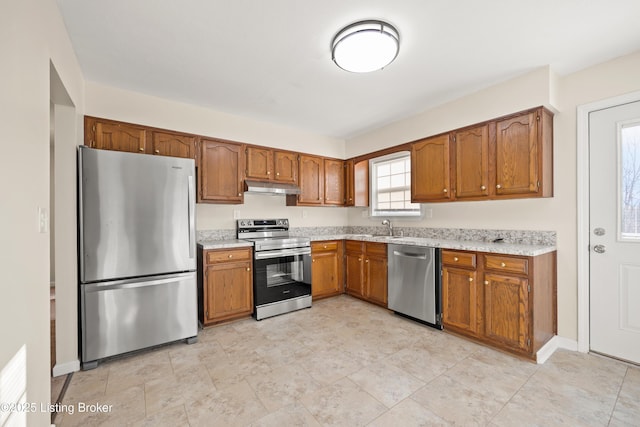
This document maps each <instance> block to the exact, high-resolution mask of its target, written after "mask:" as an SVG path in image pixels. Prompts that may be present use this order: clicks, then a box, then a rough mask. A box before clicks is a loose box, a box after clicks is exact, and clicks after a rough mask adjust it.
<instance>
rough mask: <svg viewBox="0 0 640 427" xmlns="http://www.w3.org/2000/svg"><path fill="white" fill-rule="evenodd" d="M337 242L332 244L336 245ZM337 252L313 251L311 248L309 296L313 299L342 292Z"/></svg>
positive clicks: (340, 259) (339, 258) (339, 260)
mask: <svg viewBox="0 0 640 427" xmlns="http://www.w3.org/2000/svg"><path fill="white" fill-rule="evenodd" d="M337 243H338V242H333V244H334V245H337ZM341 261H342V257H339V256H338V251H337V250H330V251H327V250H321V251H317V250H315V251H314V247H313V245H312V248H311V294H312V296H313V297H314V298H318V297H323V296H329V295H336V294H339V293H340V292H341V291H342V289H341V288H342V286H341V285H342V283H341V282H342V280H341V274H340V272H341V270H342V268H340V262H341Z"/></svg>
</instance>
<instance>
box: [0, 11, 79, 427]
mask: <svg viewBox="0 0 640 427" xmlns="http://www.w3.org/2000/svg"><path fill="white" fill-rule="evenodd" d="M0 57H1V58H2V66H1V67H0V93H2V96H1V97H0V117H1V120H2V125H1V126H0V128H2V134H3V135H2V140H1V142H0V144H1V145H2V156H0V194H2V201H1V202H0V203H1V204H2V205H1V207H0V236H2V242H3V245H2V247H1V248H0V251H1V253H0V270H1V271H2V280H1V281H0V295H1V296H0V325H2V331H1V332H0V376H6V375H7V374H8V370H9V366H8V364H9V363H11V362H10V361H11V360H12V359H13V360H15V359H14V356H15V355H16V354H18V353H19V352H20V351H21V349H23V351H26V364H25V365H24V367H23V368H21V369H19V370H18V372H19V375H24V376H26V389H25V390H18V391H24V392H25V393H26V396H24V399H25V401H26V402H37V403H38V402H49V400H50V382H49V377H50V371H49V356H48V355H49V234H48V233H39V232H38V218H37V211H38V207H44V208H47V209H48V208H49V140H50V132H49V129H50V124H49V119H50V102H49V90H50V89H49V70H50V61H51V62H53V63H54V65H55V66H56V68H57V70H58V72H59V74H60V76H61V78H62V81H63V82H64V84H65V87H66V88H67V90H68V92H69V94H70V95H71V97H72V99H73V100H74V102H75V103H76V106H79V108H80V110H81V109H82V98H83V96H84V95H83V80H82V74H81V71H80V68H79V66H78V63H77V61H76V58H75V55H74V53H73V50H72V48H71V44H70V42H69V40H68V37H67V34H66V30H65V27H64V24H63V22H62V18H61V17H60V14H59V12H58V9H57V6H56V3H55V1H54V0H9V1H3V2H2V3H1V5H0ZM70 143H71V144H73V145H75V141H70ZM58 238H60V236H58ZM69 238H72V239H75V234H73V235H71V236H69ZM2 383H3V384H6V377H5V378H3V381H2ZM11 392H12V389H11V387H6V386H3V387H2V388H1V389H0V400H2V401H3V402H7V401H12V400H13V399H12V398H13V397H14V396H12V395H11ZM6 416H7V413H0V424H3V425H4V422H5V419H4V418H3V417H6ZM13 416H15V417H17V419H16V420H14V421H16V425H21V424H23V422H24V421H25V419H26V422H28V424H29V425H34V426H36V425H49V423H50V414H49V413H41V412H35V413H29V414H25V413H22V414H14V415H13ZM20 419H22V421H20ZM8 425H13V424H12V422H8Z"/></svg>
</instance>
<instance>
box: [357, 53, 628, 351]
mask: <svg viewBox="0 0 640 427" xmlns="http://www.w3.org/2000/svg"><path fill="white" fill-rule="evenodd" d="M639 75H640V53H635V54H632V55H628V56H625V57H622V58H618V59H616V60H613V61H609V62H606V63H603V64H600V65H597V66H594V67H591V68H589V69H586V70H583V71H581V72H578V73H575V74H572V75H568V76H563V77H558V76H557V75H555V74H554V73H553V72H551V71H549V70H548V69H547V68H541V69H539V70H535V71H533V72H531V73H528V74H526V75H523V76H521V77H519V78H515V79H512V80H510V81H507V82H504V83H501V84H498V85H495V86H493V87H490V88H487V89H484V90H481V91H479V92H477V93H475V94H472V95H469V96H466V97H464V98H461V99H458V100H456V101H453V102H450V103H448V104H445V105H442V106H439V107H436V108H433V109H430V110H428V111H425V112H423V113H422V114H419V115H418V116H416V117H412V118H410V119H407V120H402V121H399V122H396V123H394V124H392V125H389V126H386V127H384V128H382V129H378V130H376V131H374V132H371V133H368V134H366V135H361V136H359V137H357V138H354V139H352V140H349V141H347V143H346V145H347V146H346V152H347V156H348V157H350V156H354V155H358V154H362V153H366V152H370V151H374V150H376V149H380V148H383V147H388V146H393V145H396V144H400V143H402V142H407V141H411V140H415V139H419V138H422V137H426V136H429V135H434V134H437V133H440V132H443V131H447V130H451V129H455V128H456V127H460V126H465V125H470V124H473V123H477V122H480V121H483V120H486V119H490V118H493V117H498V116H500V115H503V114H507V113H510V112H515V111H519V110H523V109H526V108H529V107H534V106H537V105H545V106H547V107H550V108H551V109H552V110H554V111H555V112H556V114H555V116H554V175H555V179H554V191H555V196H554V197H553V198H548V199H537V200H534V199H523V200H509V201H490V202H460V203H448V204H433V203H432V204H425V208H426V209H427V210H430V211H431V212H432V218H425V219H422V220H418V221H396V224H397V225H406V226H423V227H450V228H489V229H531V230H552V231H556V232H557V236H558V237H557V239H558V240H557V244H558V334H559V335H560V336H562V337H565V338H568V339H570V340H576V339H577V286H578V284H577V234H576V214H577V212H576V200H577V195H576V171H577V169H576V168H577V166H576V108H577V107H578V106H579V105H581V104H585V103H589V102H593V101H596V100H600V99H603V98H609V97H613V96H617V95H620V94H624V93H629V92H634V91H637V90H640V79H638V76H639ZM378 222H379V220H372V219H368V218H363V216H362V209H349V217H348V223H349V224H350V225H372V224H373V225H378V224H377V223H378Z"/></svg>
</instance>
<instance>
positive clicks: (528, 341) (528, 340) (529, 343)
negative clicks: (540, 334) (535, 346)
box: [527, 338, 531, 347]
mask: <svg viewBox="0 0 640 427" xmlns="http://www.w3.org/2000/svg"><path fill="white" fill-rule="evenodd" d="M530 345H531V338H527V347H529V346H530Z"/></svg>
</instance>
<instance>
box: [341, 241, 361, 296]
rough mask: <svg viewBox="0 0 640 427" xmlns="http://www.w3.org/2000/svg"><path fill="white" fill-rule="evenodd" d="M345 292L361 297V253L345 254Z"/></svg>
mask: <svg viewBox="0 0 640 427" xmlns="http://www.w3.org/2000/svg"><path fill="white" fill-rule="evenodd" d="M345 258H346V263H345V267H346V274H347V278H346V285H347V286H346V291H347V293H348V294H351V295H355V296H359V297H360V296H362V295H363V279H364V278H363V273H364V272H363V264H364V257H363V255H362V253H357V252H347V255H346V257H345Z"/></svg>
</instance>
